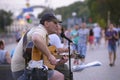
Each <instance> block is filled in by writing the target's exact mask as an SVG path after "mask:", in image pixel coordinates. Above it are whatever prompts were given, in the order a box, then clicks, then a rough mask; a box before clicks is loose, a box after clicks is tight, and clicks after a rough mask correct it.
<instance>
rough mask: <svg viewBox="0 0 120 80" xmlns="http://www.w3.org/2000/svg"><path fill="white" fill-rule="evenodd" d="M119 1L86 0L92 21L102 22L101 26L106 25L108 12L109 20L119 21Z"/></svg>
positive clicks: (116, 22)
mask: <svg viewBox="0 0 120 80" xmlns="http://www.w3.org/2000/svg"><path fill="white" fill-rule="evenodd" d="M119 3H120V1H119V0H88V7H89V10H90V16H91V17H92V18H93V21H94V22H96V21H97V22H99V23H100V22H102V23H100V25H101V24H102V26H103V27H105V26H107V20H108V12H110V21H111V22H113V23H115V24H119V23H120V11H119V9H120V5H119Z"/></svg>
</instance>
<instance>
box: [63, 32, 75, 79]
mask: <svg viewBox="0 0 120 80" xmlns="http://www.w3.org/2000/svg"><path fill="white" fill-rule="evenodd" d="M61 37H63V38H65V39H66V40H67V41H68V51H69V77H70V80H73V73H72V71H71V55H70V43H72V41H71V40H70V39H69V38H67V37H66V36H65V34H64V33H61Z"/></svg>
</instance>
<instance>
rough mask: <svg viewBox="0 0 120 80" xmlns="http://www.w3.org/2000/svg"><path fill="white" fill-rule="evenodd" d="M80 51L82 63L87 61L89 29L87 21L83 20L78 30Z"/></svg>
mask: <svg viewBox="0 0 120 80" xmlns="http://www.w3.org/2000/svg"><path fill="white" fill-rule="evenodd" d="M78 36H79V40H78V53H79V58H80V60H81V63H80V64H81V65H82V64H83V65H84V63H85V57H86V51H87V43H88V39H89V30H88V29H87V28H86V23H85V22H83V23H82V24H81V28H80V29H79V30H78Z"/></svg>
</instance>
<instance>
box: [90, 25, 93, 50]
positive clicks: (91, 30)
mask: <svg viewBox="0 0 120 80" xmlns="http://www.w3.org/2000/svg"><path fill="white" fill-rule="evenodd" d="M89 44H90V48H91V49H94V32H93V28H92V27H91V28H90V30H89Z"/></svg>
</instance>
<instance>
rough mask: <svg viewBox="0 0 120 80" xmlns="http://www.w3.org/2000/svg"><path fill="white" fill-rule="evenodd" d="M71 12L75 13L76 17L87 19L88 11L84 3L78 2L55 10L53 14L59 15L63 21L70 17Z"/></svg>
mask: <svg viewBox="0 0 120 80" xmlns="http://www.w3.org/2000/svg"><path fill="white" fill-rule="evenodd" d="M73 12H76V14H77V15H76V16H77V17H88V16H89V10H88V7H87V4H86V2H80V1H78V2H75V3H74V4H71V5H69V6H67V7H61V8H57V9H56V10H55V14H61V15H62V18H63V20H66V19H67V18H70V17H72V13H73Z"/></svg>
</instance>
